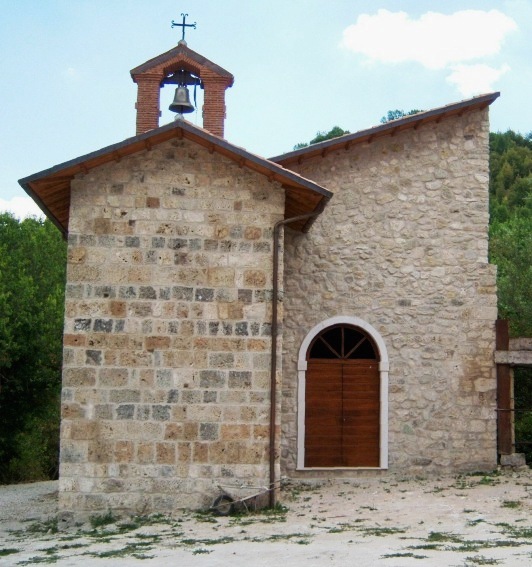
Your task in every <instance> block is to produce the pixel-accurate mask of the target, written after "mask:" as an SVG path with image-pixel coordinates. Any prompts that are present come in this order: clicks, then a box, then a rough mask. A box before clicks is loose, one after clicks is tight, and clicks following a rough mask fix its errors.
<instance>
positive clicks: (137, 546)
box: [85, 542, 152, 559]
mask: <svg viewBox="0 0 532 567" xmlns="http://www.w3.org/2000/svg"><path fill="white" fill-rule="evenodd" d="M151 549H152V546H151V543H149V542H138V543H128V544H126V545H125V546H124V547H122V548H120V549H109V550H107V551H99V552H96V553H91V552H87V553H86V554H85V555H91V556H93V557H100V558H101V559H109V558H115V557H129V556H131V557H135V558H136V559H149V557H148V556H147V555H144V553H143V552H144V551H149V550H151ZM139 552H141V553H139Z"/></svg>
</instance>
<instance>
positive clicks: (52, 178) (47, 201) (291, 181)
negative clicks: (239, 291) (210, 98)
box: [19, 120, 332, 235]
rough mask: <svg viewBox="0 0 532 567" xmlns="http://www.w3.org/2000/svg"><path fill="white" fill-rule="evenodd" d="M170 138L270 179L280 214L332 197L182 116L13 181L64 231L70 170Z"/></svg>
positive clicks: (315, 208)
mask: <svg viewBox="0 0 532 567" xmlns="http://www.w3.org/2000/svg"><path fill="white" fill-rule="evenodd" d="M173 138H178V139H181V138H185V139H188V140H191V141H192V142H194V143H196V144H199V145H201V146H203V147H205V148H207V149H208V150H209V151H210V152H218V153H220V154H221V155H223V156H225V157H226V158H228V159H230V160H232V161H234V162H236V163H237V164H238V165H239V166H240V167H246V168H248V169H250V170H252V171H255V172H257V173H259V174H261V175H264V176H265V177H267V178H268V179H269V180H270V181H277V182H279V183H280V184H281V185H282V186H283V187H284V189H285V190H286V200H285V218H292V217H294V216H298V215H303V214H306V213H311V212H320V211H321V210H322V208H323V207H324V206H325V204H326V203H327V201H328V200H329V199H330V198H331V197H332V193H331V192H330V191H328V190H327V189H325V188H324V187H322V186H320V185H318V184H317V183H314V182H313V181H310V180H308V179H305V178H304V177H302V176H300V175H298V174H297V173H294V172H292V171H289V170H287V169H284V168H283V167H282V166H280V165H278V164H276V163H273V162H272V161H269V160H267V159H265V158H263V157H260V156H257V155H255V154H252V153H250V152H248V151H246V150H245V149H243V148H240V147H238V146H235V145H233V144H230V143H229V142H227V141H226V140H224V139H222V138H219V137H218V136H214V135H213V134H211V133H210V132H208V131H207V130H204V129H202V128H199V127H198V126H195V125H193V124H191V123H190V122H187V121H185V120H176V121H174V122H172V123H171V124H167V125H165V126H161V127H160V128H155V129H153V130H150V131H148V132H146V133H144V134H140V135H138V136H135V137H133V138H128V139H126V140H124V141H122V142H119V143H117V144H113V145H111V146H107V147H105V148H102V149H100V150H97V151H95V152H92V153H89V154H86V155H83V156H80V157H78V158H75V159H73V160H70V161H67V162H64V163H61V164H59V165H56V166H54V167H51V168H49V169H46V170H44V171H41V172H39V173H35V174H33V175H30V176H28V177H25V178H23V179H20V180H19V183H20V185H21V186H22V188H23V189H24V190H25V191H26V193H28V194H29V195H30V196H31V197H32V198H33V200H34V201H35V202H36V203H37V204H38V205H39V207H40V208H41V210H42V211H43V212H44V214H45V215H46V216H47V217H48V218H49V219H50V220H51V221H52V222H53V223H54V224H55V225H56V226H57V227H58V228H59V230H61V232H63V234H65V235H66V234H67V233H68V220H69V212H70V183H71V181H72V180H73V179H74V177H75V176H76V175H78V174H84V173H87V172H88V171H90V170H91V169H93V168H95V167H99V166H102V165H104V164H106V163H110V162H112V161H120V159H122V158H124V157H127V156H130V155H133V154H136V153H139V152H142V151H145V150H149V149H151V148H152V147H154V146H156V145H158V144H161V143H163V142H166V141H168V140H171V139H173ZM310 224H311V222H309V221H299V222H297V223H294V224H292V225H290V226H292V228H294V229H296V230H303V231H305V230H307V229H308V227H309V226H310Z"/></svg>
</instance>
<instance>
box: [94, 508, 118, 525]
mask: <svg viewBox="0 0 532 567" xmlns="http://www.w3.org/2000/svg"><path fill="white" fill-rule="evenodd" d="M116 520H117V518H116V517H115V516H114V514H113V513H112V512H111V510H109V511H108V512H107V513H106V514H101V515H100V516H91V517H90V518H89V521H90V524H91V526H92V527H93V528H101V527H102V526H108V525H109V524H114V523H116Z"/></svg>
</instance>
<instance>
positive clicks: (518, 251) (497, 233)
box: [490, 209, 532, 336]
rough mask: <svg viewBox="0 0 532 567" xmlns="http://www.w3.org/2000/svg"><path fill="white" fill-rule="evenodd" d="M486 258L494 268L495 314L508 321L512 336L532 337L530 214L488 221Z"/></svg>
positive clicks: (531, 216)
mask: <svg viewBox="0 0 532 567" xmlns="http://www.w3.org/2000/svg"><path fill="white" fill-rule="evenodd" d="M531 213H532V209H531ZM490 261H491V262H492V263H493V264H496V265H497V270H498V273H497V287H498V304H499V305H498V307H499V317H500V318H501V319H508V320H509V322H510V332H511V334H512V336H532V214H530V216H528V217H527V216H522V217H520V216H513V217H512V216H510V217H509V219H508V220H507V221H504V222H502V221H497V220H495V221H493V222H492V224H491V227H490Z"/></svg>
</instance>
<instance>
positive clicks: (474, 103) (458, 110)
mask: <svg viewBox="0 0 532 567" xmlns="http://www.w3.org/2000/svg"><path fill="white" fill-rule="evenodd" d="M499 95H500V93H498V92H495V93H489V94H486V95H481V96H477V97H474V98H471V99H467V100H463V101H461V102H457V103H453V104H449V105H447V106H442V107H440V108H435V109H433V110H428V111H426V112H419V113H418V114H413V115H412V116H405V117H403V118H399V119H397V120H392V121H390V122H387V123H386V124H382V125H380V126H374V127H372V128H368V129H367V130H361V131H359V132H355V133H354V134H346V135H344V136H339V137H338V138H333V139H331V140H326V141H325V142H320V143H318V144H312V145H310V146H307V147H305V148H301V149H299V150H294V151H293V152H288V153H285V154H281V155H278V156H275V157H272V158H270V160H271V161H274V162H275V163H279V164H281V165H282V166H284V167H291V166H293V165H294V164H297V163H301V162H302V161H304V160H307V159H311V158H316V157H325V156H326V155H327V154H328V153H330V152H332V151H334V150H339V149H342V148H344V149H346V150H347V149H349V148H350V147H352V146H354V145H356V144H370V143H371V142H373V141H375V140H376V139H378V138H382V137H384V136H396V135H397V134H398V133H400V132H403V131H404V130H410V129H414V130H416V129H417V128H419V127H420V126H421V125H423V124H428V123H430V122H436V123H438V122H441V120H444V119H446V118H450V117H451V116H461V115H462V114H463V113H464V112H471V111H474V110H484V109H485V108H487V107H488V106H489V105H490V104H491V103H492V102H493V101H494V100H495V99H497V98H498V97H499Z"/></svg>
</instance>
